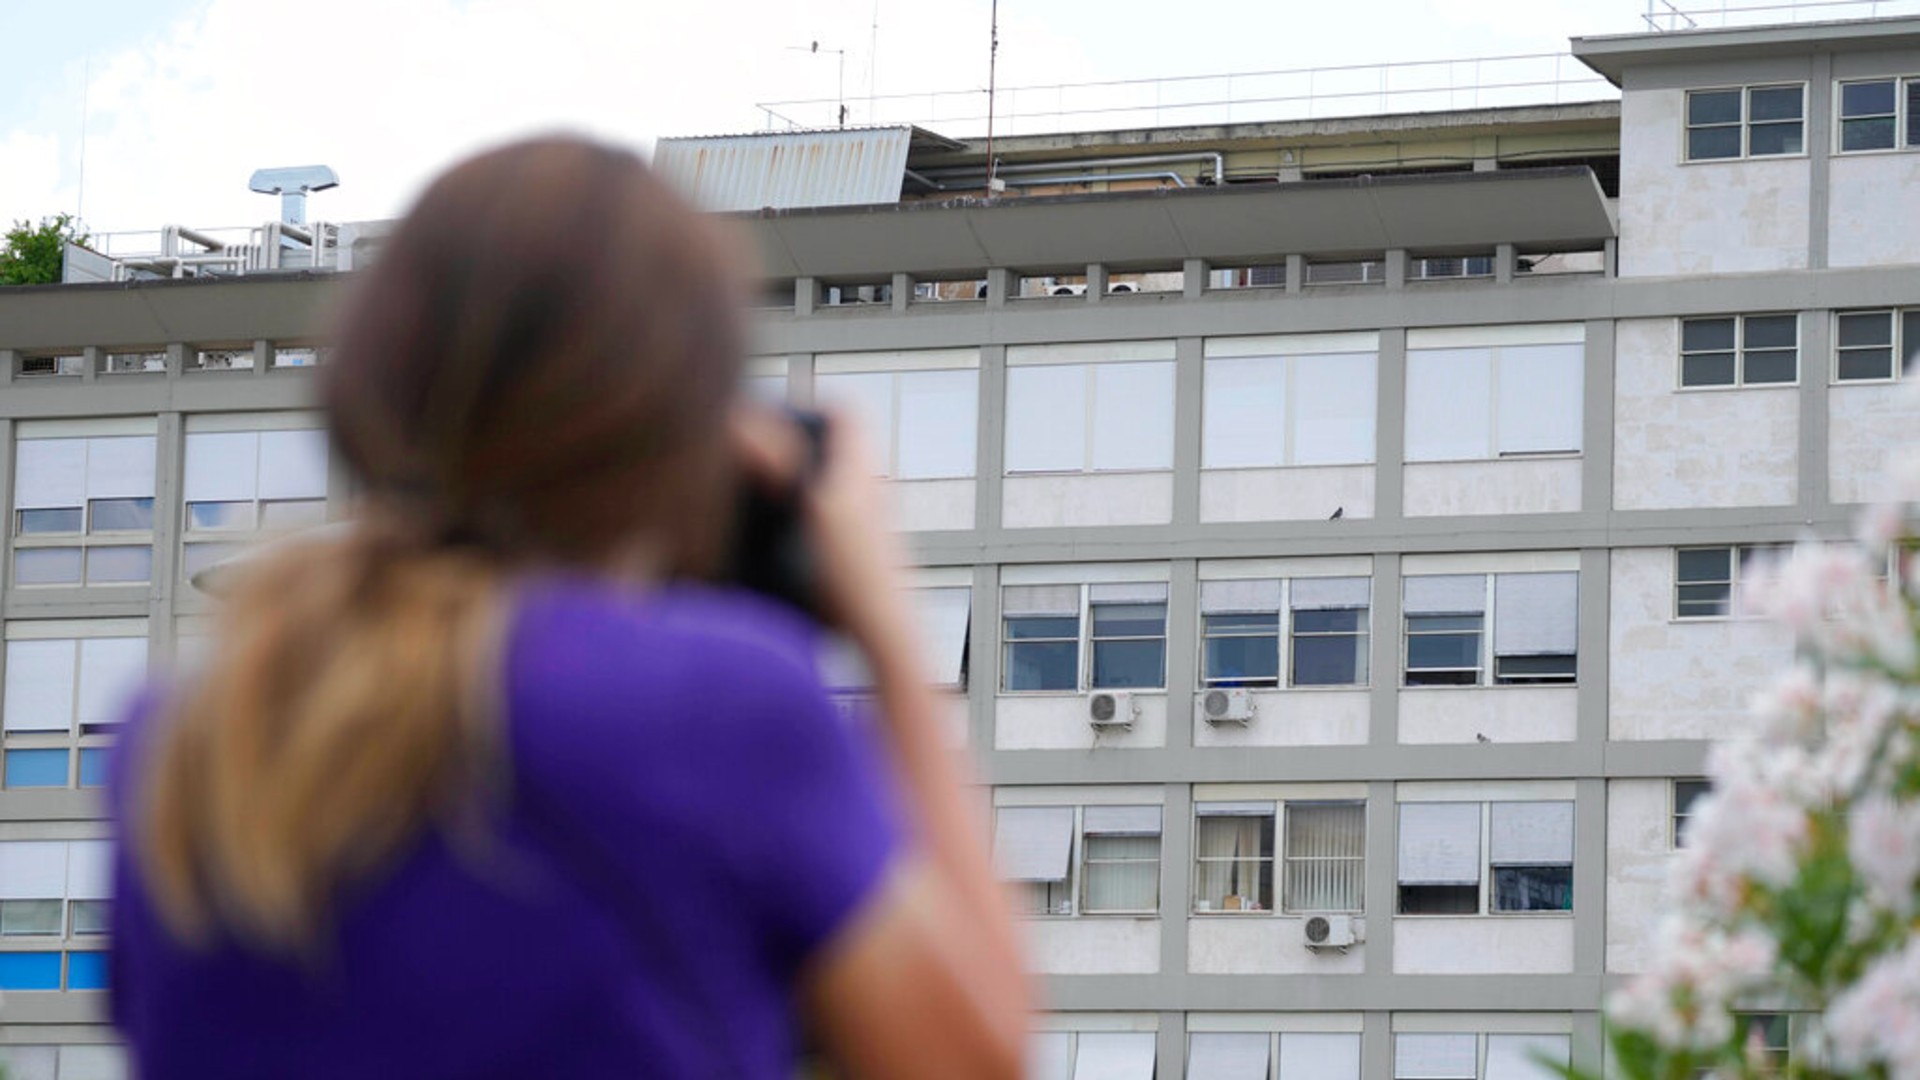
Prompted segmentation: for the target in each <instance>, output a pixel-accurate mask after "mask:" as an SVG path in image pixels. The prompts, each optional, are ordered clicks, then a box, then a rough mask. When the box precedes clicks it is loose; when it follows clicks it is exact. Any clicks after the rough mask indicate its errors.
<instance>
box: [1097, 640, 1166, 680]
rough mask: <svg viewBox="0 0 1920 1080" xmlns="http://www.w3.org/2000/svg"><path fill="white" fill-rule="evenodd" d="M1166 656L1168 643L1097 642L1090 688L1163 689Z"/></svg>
mask: <svg viewBox="0 0 1920 1080" xmlns="http://www.w3.org/2000/svg"><path fill="white" fill-rule="evenodd" d="M1166 656H1167V643H1166V642H1165V641H1163V640H1153V641H1096V642H1094V643H1093V685H1094V686H1095V687H1096V688H1099V689H1102V690H1118V689H1125V688H1128V687H1139V686H1148V687H1157V686H1164V685H1165V684H1166V675H1165V670H1166Z"/></svg>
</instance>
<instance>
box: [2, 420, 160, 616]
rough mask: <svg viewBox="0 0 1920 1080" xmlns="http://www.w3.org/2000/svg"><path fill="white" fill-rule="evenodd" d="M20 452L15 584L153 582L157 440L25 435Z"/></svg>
mask: <svg viewBox="0 0 1920 1080" xmlns="http://www.w3.org/2000/svg"><path fill="white" fill-rule="evenodd" d="M15 450H16V461H15V467H14V495H13V505H14V518H13V527H14V554H13V583H14V584H15V585H16V586H23V587H26V586H41V585H83V584H84V585H120V584H140V583H145V582H147V581H150V580H152V576H153V488H154V468H155V466H154V437H153V436H151V435H117V436H96V437H91V438H83V437H65V438H23V439H21V440H20V441H19V443H18V445H17V446H16V447H15Z"/></svg>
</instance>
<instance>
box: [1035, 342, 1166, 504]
mask: <svg viewBox="0 0 1920 1080" xmlns="http://www.w3.org/2000/svg"><path fill="white" fill-rule="evenodd" d="M1147 365H1154V366H1157V367H1163V368H1165V369H1166V370H1167V373H1168V376H1169V378H1170V379H1172V380H1173V381H1174V382H1176V383H1177V382H1178V378H1179V371H1178V368H1177V367H1176V364H1175V361H1174V360H1171V359H1135V358H1125V359H1112V360H1099V359H1080V360H1072V359H1060V360H1046V361H1033V362H1029V363H1015V364H1008V365H1007V373H1006V378H1005V385H1004V386H1002V387H1001V390H1000V409H1001V426H1002V428H1003V430H1002V431H1001V433H1000V451H1001V460H1000V475H1001V477H1002V479H1018V478H1021V477H1045V476H1159V475H1163V474H1170V473H1172V472H1173V471H1174V461H1173V459H1174V456H1175V452H1174V445H1175V443H1176V441H1177V433H1176V432H1175V431H1174V426H1175V422H1176V418H1175V417H1174V415H1173V411H1172V410H1173V398H1172V394H1171V393H1170V394H1169V395H1168V399H1167V410H1168V412H1167V418H1166V432H1167V438H1168V443H1167V463H1166V464H1165V465H1153V466H1146V467H1140V466H1110V465H1109V466H1103V465H1100V464H1097V462H1096V458H1097V454H1098V446H1097V443H1098V440H1099V433H1100V430H1101V424H1100V409H1099V400H1100V376H1101V373H1102V372H1104V371H1112V370H1115V369H1118V368H1123V367H1143V366H1147ZM1047 368H1054V369H1059V368H1071V369H1076V370H1078V371H1079V372H1080V376H1081V379H1082V383H1081V390H1080V394H1081V400H1080V406H1081V409H1082V413H1083V416H1082V421H1081V422H1082V424H1083V425H1084V427H1083V430H1082V432H1081V445H1080V464H1079V465H1078V466H1077V467H1071V468H1015V467H1014V466H1013V464H1012V460H1013V457H1014V454H1013V438H1014V426H1013V424H1012V422H1011V420H1010V419H1009V417H1010V416H1011V414H1012V413H1013V392H1014V382H1015V378H1014V375H1013V372H1014V371H1016V370H1032V369H1047Z"/></svg>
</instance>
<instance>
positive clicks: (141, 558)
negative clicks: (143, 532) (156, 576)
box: [87, 545, 153, 585]
mask: <svg viewBox="0 0 1920 1080" xmlns="http://www.w3.org/2000/svg"><path fill="white" fill-rule="evenodd" d="M151 580H153V548H152V547H151V546H144V545H143V546H140V547H95V548H88V549H87V584H89V585H101V584H118V583H125V582H136V581H151Z"/></svg>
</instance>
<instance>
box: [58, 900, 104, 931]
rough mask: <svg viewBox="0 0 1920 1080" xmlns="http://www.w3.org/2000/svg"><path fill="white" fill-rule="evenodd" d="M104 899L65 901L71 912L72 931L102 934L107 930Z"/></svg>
mask: <svg viewBox="0 0 1920 1080" xmlns="http://www.w3.org/2000/svg"><path fill="white" fill-rule="evenodd" d="M107 904H108V901H105V900H72V901H69V902H68V903H67V908H68V910H69V911H70V912H71V913H72V919H73V932H74V933H75V934H76V935H77V934H104V933H106V932H107V912H108V910H109V909H108V907H107Z"/></svg>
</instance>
